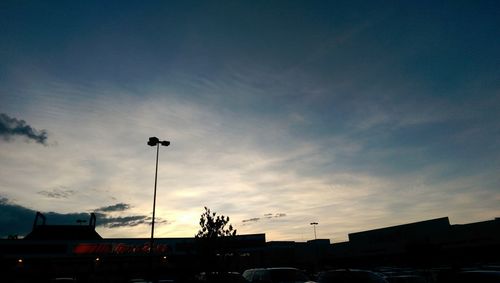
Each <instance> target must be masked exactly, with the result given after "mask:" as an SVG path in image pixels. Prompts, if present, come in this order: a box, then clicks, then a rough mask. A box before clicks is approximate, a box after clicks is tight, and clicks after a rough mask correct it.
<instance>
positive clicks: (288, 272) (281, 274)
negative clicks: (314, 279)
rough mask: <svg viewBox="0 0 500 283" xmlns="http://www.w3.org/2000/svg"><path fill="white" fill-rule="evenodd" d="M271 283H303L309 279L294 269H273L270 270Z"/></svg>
mask: <svg viewBox="0 0 500 283" xmlns="http://www.w3.org/2000/svg"><path fill="white" fill-rule="evenodd" d="M270 273H271V279H272V282H305V281H309V278H308V277H307V275H305V274H304V273H302V272H300V271H299V270H295V269H274V270H271V272H270Z"/></svg>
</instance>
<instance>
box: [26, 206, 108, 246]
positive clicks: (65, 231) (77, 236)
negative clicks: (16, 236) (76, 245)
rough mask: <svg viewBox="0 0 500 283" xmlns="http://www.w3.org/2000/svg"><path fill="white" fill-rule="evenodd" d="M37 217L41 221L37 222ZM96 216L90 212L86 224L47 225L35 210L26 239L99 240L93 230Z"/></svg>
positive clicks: (99, 237) (42, 216)
mask: <svg viewBox="0 0 500 283" xmlns="http://www.w3.org/2000/svg"><path fill="white" fill-rule="evenodd" d="M39 219H42V223H41V224H39V223H38V222H39ZM95 222H96V217H95V215H94V214H93V213H91V214H90V221H89V224H88V225H47V224H46V223H45V216H44V215H43V214H42V213H40V212H37V213H36V216H35V221H34V223H33V230H32V231H31V233H29V234H28V235H26V237H24V239H26V240H57V241H60V240H76V241H78V240H101V239H102V237H101V236H100V235H99V234H98V233H97V232H96V231H95Z"/></svg>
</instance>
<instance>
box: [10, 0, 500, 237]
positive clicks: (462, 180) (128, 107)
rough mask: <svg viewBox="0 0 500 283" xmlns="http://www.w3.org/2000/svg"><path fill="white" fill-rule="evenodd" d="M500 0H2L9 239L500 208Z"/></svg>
mask: <svg viewBox="0 0 500 283" xmlns="http://www.w3.org/2000/svg"><path fill="white" fill-rule="evenodd" d="M499 6H500V4H499V2H498V1H455V0H454V1H360V2H358V1H350V0H349V1H288V0H286V1H285V0H283V1H258V0H257V1H253V0H252V1H146V2H144V1H23V0H20V1H13V0H12V1H11V0H7V1H2V3H1V4H0V38H1V40H0V62H1V64H0V211H1V213H0V236H2V237H5V236H7V235H10V234H19V235H25V234H26V233H28V232H29V231H30V229H31V225H32V221H33V219H34V216H35V212H36V211H41V212H44V213H45V214H46V215H47V221H48V223H53V224H57V223H63V222H66V223H75V222H76V220H77V219H82V218H83V219H87V218H88V214H89V213H90V212H96V214H97V216H98V217H97V224H98V226H97V228H96V229H97V231H98V232H99V233H100V234H101V235H102V236H103V237H148V236H149V233H150V225H149V224H148V223H150V221H151V214H152V199H153V187H154V169H155V158H156V151H155V148H153V147H149V146H147V145H146V142H147V140H148V138H149V137H151V136H157V137H159V138H160V139H165V140H170V141H171V145H170V146H169V147H162V148H160V162H159V171H158V191H157V207H156V215H157V217H158V219H157V221H158V224H157V225H156V226H155V228H156V229H155V232H156V234H155V235H156V236H157V237H192V236H194V234H196V232H197V230H198V228H199V227H198V220H199V216H200V214H202V213H203V207H204V206H207V207H209V208H210V209H212V210H213V211H216V212H217V213H219V214H223V215H226V216H230V218H231V221H230V222H231V223H232V224H233V226H235V228H236V229H237V230H238V233H239V234H247V233H266V237H267V240H295V241H306V240H310V239H312V238H313V237H314V232H313V227H312V226H311V225H310V223H311V222H318V223H319V224H318V226H317V234H318V237H320V238H328V239H331V240H332V241H333V242H338V241H344V240H346V239H347V235H348V233H351V232H359V231H363V230H368V229H374V228H380V227H385V226H389V225H397V224H405V223H409V222H415V221H421V220H427V219H432V218H438V217H444V216H448V217H449V218H450V221H451V223H455V224H458V223H469V222H475V221H484V220H490V219H492V218H494V217H499V216H500V209H499V207H500V206H499V204H500V174H499V172H500V69H499V66H500V53H499V50H500V7H499Z"/></svg>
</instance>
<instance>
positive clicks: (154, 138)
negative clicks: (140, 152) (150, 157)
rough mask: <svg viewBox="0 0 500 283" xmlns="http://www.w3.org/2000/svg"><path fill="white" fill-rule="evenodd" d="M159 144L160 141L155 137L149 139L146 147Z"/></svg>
mask: <svg viewBox="0 0 500 283" xmlns="http://www.w3.org/2000/svg"><path fill="white" fill-rule="evenodd" d="M159 142H160V140H159V139H158V138H157V137H150V138H149V141H148V145H150V146H155V145H157V144H158V143H159Z"/></svg>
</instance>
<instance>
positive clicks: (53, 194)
mask: <svg viewBox="0 0 500 283" xmlns="http://www.w3.org/2000/svg"><path fill="white" fill-rule="evenodd" d="M75 193H76V192H75V191H74V190H67V189H53V190H50V191H39V192H37V194H39V195H42V196H45V197H48V198H55V199H67V198H68V197H70V196H72V195H74V194H75Z"/></svg>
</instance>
